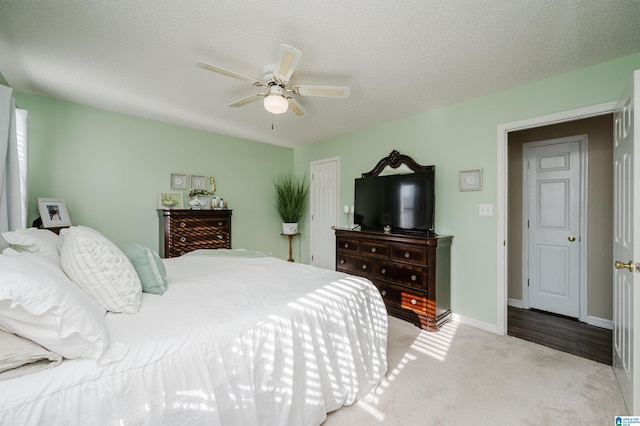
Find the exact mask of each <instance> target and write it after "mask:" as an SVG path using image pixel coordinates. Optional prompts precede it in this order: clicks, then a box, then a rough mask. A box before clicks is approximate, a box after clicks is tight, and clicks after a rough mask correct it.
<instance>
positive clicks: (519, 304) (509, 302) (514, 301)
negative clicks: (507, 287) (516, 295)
mask: <svg viewBox="0 0 640 426" xmlns="http://www.w3.org/2000/svg"><path fill="white" fill-rule="evenodd" d="M507 305H509V306H513V307H514V308H520V309H522V306H523V304H522V300H518V299H511V298H509V299H508V300H507Z"/></svg>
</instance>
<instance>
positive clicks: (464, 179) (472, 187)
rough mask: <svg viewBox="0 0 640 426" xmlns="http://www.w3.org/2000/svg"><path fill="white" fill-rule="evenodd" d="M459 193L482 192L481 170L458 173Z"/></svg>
mask: <svg viewBox="0 0 640 426" xmlns="http://www.w3.org/2000/svg"><path fill="white" fill-rule="evenodd" d="M459 182H460V191H482V169H475V170H462V171H460V181H459Z"/></svg>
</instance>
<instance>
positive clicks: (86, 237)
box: [60, 226, 142, 314]
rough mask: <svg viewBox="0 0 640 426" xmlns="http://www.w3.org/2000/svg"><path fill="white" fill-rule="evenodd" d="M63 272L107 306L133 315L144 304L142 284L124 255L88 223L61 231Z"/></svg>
mask: <svg viewBox="0 0 640 426" xmlns="http://www.w3.org/2000/svg"><path fill="white" fill-rule="evenodd" d="M60 238H61V239H62V250H61V252H60V260H61V261H62V268H63V269H64V272H65V273H66V274H67V275H68V276H69V278H71V280H72V281H73V282H74V283H76V284H77V285H78V286H80V288H82V289H83V290H84V291H86V292H87V293H88V294H89V295H90V296H91V297H93V299H94V300H95V301H96V302H97V303H98V304H99V305H100V306H102V307H103V308H104V309H106V310H107V311H110V312H124V313H127V314H133V313H136V312H138V309H140V304H141V303H142V286H141V284H140V279H139V278H138V274H137V273H136V270H135V269H134V268H133V265H132V264H131V262H130V261H129V259H128V258H127V256H125V254H124V253H123V252H122V251H121V250H120V249H119V248H118V247H117V246H116V245H115V244H113V243H112V242H111V241H109V240H108V239H107V238H106V237H105V236H104V235H102V234H101V233H99V232H98V231H96V230H94V229H91V228H87V227H85V226H72V227H70V228H67V229H62V230H61V231H60Z"/></svg>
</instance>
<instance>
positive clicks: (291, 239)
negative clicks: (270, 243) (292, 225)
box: [280, 232, 300, 262]
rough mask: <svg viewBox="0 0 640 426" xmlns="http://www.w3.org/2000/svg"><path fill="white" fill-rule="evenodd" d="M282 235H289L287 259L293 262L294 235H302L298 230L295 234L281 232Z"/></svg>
mask: <svg viewBox="0 0 640 426" xmlns="http://www.w3.org/2000/svg"><path fill="white" fill-rule="evenodd" d="M280 235H286V236H287V237H289V259H287V260H288V261H289V262H293V252H292V251H291V242H292V241H293V237H295V236H296V235H300V233H299V232H296V233H295V234H280Z"/></svg>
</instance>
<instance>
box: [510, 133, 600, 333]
mask: <svg viewBox="0 0 640 426" xmlns="http://www.w3.org/2000/svg"><path fill="white" fill-rule="evenodd" d="M537 127H539V126H537ZM576 140H577V142H578V146H579V147H580V153H579V155H580V161H579V166H580V182H579V185H580V190H579V192H580V206H579V209H580V212H579V217H580V219H579V221H578V229H579V230H578V247H579V261H578V262H579V263H578V265H579V266H578V268H579V269H578V282H579V292H580V293H579V295H578V297H579V298H580V302H579V308H578V320H579V321H580V322H587V302H588V299H587V298H588V292H587V282H588V281H587V262H586V259H587V247H588V244H587V242H588V235H587V229H588V228H587V220H588V218H587V201H588V194H589V186H588V185H589V181H588V179H587V177H588V176H589V170H588V167H589V154H588V152H589V151H588V144H589V136H588V135H585V134H579V135H573V136H565V137H561V138H552V139H543V140H539V141H532V142H527V143H525V144H523V146H522V161H523V167H522V194H523V195H522V204H523V206H522V223H523V225H522V307H523V308H524V309H528V308H529V307H530V305H529V289H530V287H528V286H527V279H528V277H529V229H528V228H527V227H525V226H524V223H526V221H527V220H528V209H525V204H526V205H527V208H528V198H529V197H527V196H526V194H527V193H528V189H527V188H528V187H527V185H528V176H527V169H526V167H525V166H524V160H525V157H526V155H527V153H526V152H525V146H529V147H537V146H548V145H556V144H561V143H567V142H571V141H576Z"/></svg>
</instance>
